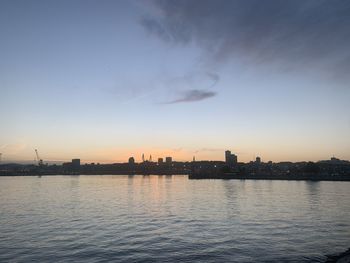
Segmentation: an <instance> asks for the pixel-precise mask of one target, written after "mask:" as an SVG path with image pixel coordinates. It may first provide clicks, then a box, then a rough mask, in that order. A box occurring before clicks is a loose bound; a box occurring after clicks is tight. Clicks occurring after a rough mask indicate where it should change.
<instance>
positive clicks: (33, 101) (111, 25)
mask: <svg viewBox="0 0 350 263" xmlns="http://www.w3.org/2000/svg"><path fill="white" fill-rule="evenodd" d="M349 8H350V7H349V3H347V2H346V1H329V2H327V1H312V0H311V1H310V0H309V1H303V2H300V1H284V3H283V4H282V3H279V2H278V1H271V0H268V1H264V2H263V3H259V1H220V4H219V5H218V4H217V3H216V2H215V1H174V2H172V1H103V2H102V3H100V2H97V1H89V2H86V1H74V2H71V1H59V2H58V1H17V0H15V1H1V3H0V32H1V34H2V41H1V42H0V56H1V58H2V59H1V60H0V111H1V114H0V123H1V125H0V135H1V136H0V153H2V160H3V162H6V161H31V160H33V159H34V158H35V153H34V149H38V150H39V152H40V154H41V155H42V158H43V159H44V160H52V161H55V160H57V161H66V160H70V159H71V158H72V157H78V158H81V160H82V161H83V162H101V163H113V162H122V161H127V159H128V158H129V157H130V156H134V157H135V159H136V161H139V160H140V159H141V155H142V153H145V155H146V156H149V154H152V156H153V157H154V159H155V160H156V158H158V157H165V156H172V157H173V158H174V160H179V161H186V160H188V161H191V160H192V157H193V156H194V155H195V156H196V160H223V159H224V156H223V154H222V153H223V151H224V150H226V149H231V150H232V152H234V153H235V154H237V155H238V156H239V161H243V162H249V161H250V160H253V159H254V158H255V156H261V157H262V159H263V161H269V160H271V161H274V162H278V161H318V160H326V159H329V158H330V157H332V156H335V157H337V158H339V159H345V160H349V159H350V151H349V149H350V136H348V134H350V117H349V112H350V104H349V101H350V89H349V85H348V83H349V80H350V79H349V75H348V74H347V69H348V68H349V66H350V63H349V61H350V50H349V48H348V47H349V46H350V35H349V33H348V25H349V23H350V18H349V17H350V16H349V15H348V13H349ZM139 158H140V159H139Z"/></svg>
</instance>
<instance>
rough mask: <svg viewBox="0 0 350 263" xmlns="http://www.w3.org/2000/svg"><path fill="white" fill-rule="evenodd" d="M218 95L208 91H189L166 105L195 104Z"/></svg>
mask: <svg viewBox="0 0 350 263" xmlns="http://www.w3.org/2000/svg"><path fill="white" fill-rule="evenodd" d="M216 95H217V93H216V92H213V91H206V90H188V91H186V92H184V93H183V94H182V96H181V97H180V98H178V99H176V100H173V101H169V102H166V103H165V104H175V103H181V102H195V101H201V100H205V99H208V98H211V97H214V96H216Z"/></svg>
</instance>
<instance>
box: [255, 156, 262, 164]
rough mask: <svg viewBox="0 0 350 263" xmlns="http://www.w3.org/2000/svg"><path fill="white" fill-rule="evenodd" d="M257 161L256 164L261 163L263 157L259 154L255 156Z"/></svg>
mask: <svg viewBox="0 0 350 263" xmlns="http://www.w3.org/2000/svg"><path fill="white" fill-rule="evenodd" d="M255 162H256V164H260V163H261V158H260V157H259V156H258V157H256V158H255Z"/></svg>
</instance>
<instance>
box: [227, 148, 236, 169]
mask: <svg viewBox="0 0 350 263" xmlns="http://www.w3.org/2000/svg"><path fill="white" fill-rule="evenodd" d="M225 163H226V165H228V166H230V167H232V166H235V165H236V164H237V155H235V154H233V153H231V151H228V150H227V151H225Z"/></svg>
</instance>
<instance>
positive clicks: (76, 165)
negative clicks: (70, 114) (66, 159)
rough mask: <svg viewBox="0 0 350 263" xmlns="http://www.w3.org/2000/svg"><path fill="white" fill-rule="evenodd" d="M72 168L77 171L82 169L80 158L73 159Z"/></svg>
mask: <svg viewBox="0 0 350 263" xmlns="http://www.w3.org/2000/svg"><path fill="white" fill-rule="evenodd" d="M72 170H73V171H75V172H77V171H79V170H80V159H72Z"/></svg>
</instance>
